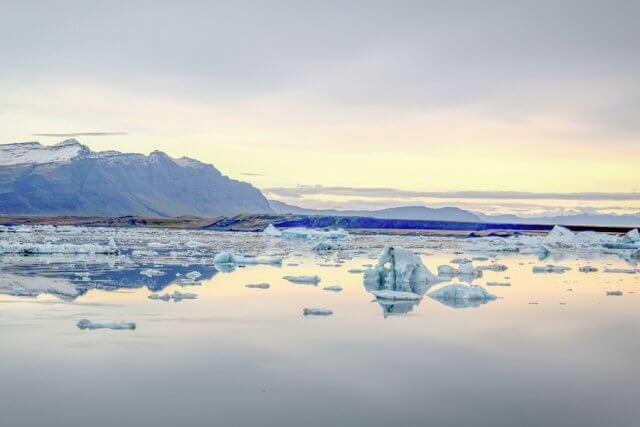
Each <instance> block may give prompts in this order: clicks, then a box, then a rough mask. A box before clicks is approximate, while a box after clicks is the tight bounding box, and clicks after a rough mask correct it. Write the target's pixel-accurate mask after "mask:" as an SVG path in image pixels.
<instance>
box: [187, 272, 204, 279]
mask: <svg viewBox="0 0 640 427" xmlns="http://www.w3.org/2000/svg"><path fill="white" fill-rule="evenodd" d="M200 276H202V274H200V272H199V271H195V270H194V271H190V272H188V273H187V274H185V275H184V277H186V278H187V279H190V280H196V279H198V278H199V277H200Z"/></svg>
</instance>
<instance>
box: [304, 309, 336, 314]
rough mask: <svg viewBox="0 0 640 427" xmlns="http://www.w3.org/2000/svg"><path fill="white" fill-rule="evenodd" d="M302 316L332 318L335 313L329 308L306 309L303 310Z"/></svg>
mask: <svg viewBox="0 0 640 427" xmlns="http://www.w3.org/2000/svg"><path fill="white" fill-rule="evenodd" d="M302 314H304V315H305V316H330V315H332V314H333V311H331V310H329V309H328V308H305V309H303V310H302Z"/></svg>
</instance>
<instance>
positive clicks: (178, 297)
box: [171, 291, 198, 302]
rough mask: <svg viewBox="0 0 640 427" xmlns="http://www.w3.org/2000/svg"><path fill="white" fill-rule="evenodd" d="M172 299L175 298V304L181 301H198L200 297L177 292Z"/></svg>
mask: <svg viewBox="0 0 640 427" xmlns="http://www.w3.org/2000/svg"><path fill="white" fill-rule="evenodd" d="M171 298H173V300H174V301H175V302H178V301H181V300H183V299H197V298H198V295H196V294H192V293H190V292H184V293H183V292H180V291H175V292H174V293H173V295H171Z"/></svg>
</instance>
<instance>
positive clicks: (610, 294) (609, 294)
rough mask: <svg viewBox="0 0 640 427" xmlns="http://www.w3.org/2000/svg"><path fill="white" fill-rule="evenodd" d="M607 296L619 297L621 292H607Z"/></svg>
mask: <svg viewBox="0 0 640 427" xmlns="http://www.w3.org/2000/svg"><path fill="white" fill-rule="evenodd" d="M607 296H615V297H619V296H622V291H607Z"/></svg>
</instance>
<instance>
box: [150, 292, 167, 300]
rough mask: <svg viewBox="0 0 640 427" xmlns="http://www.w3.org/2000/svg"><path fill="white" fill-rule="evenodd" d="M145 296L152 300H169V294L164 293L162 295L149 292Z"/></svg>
mask: <svg viewBox="0 0 640 427" xmlns="http://www.w3.org/2000/svg"><path fill="white" fill-rule="evenodd" d="M147 298H149V299H152V300H161V301H169V300H170V299H171V295H169V294H164V295H158V294H151V295H149V296H148V297H147Z"/></svg>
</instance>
